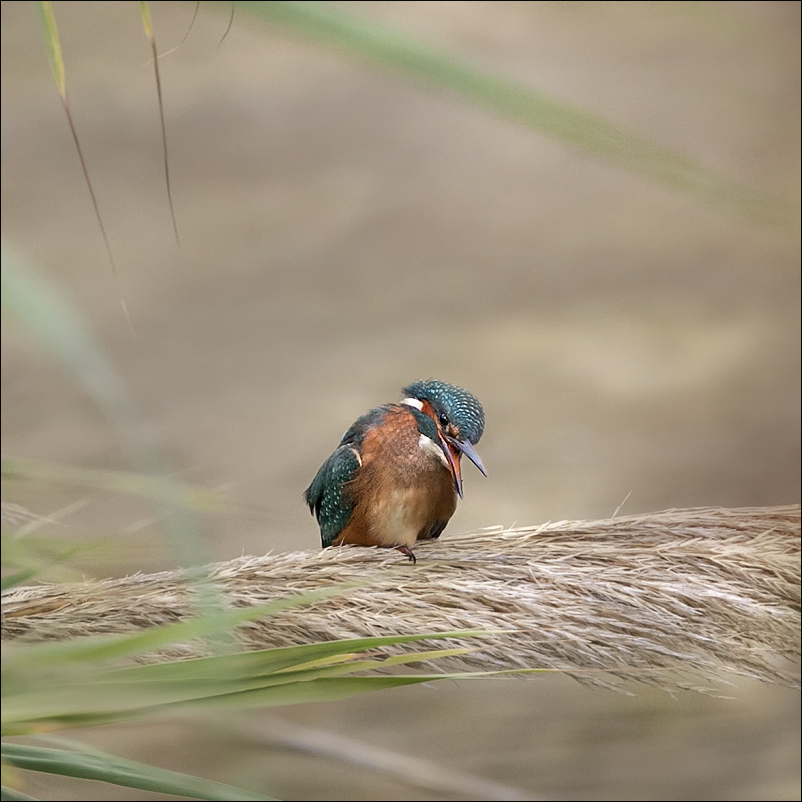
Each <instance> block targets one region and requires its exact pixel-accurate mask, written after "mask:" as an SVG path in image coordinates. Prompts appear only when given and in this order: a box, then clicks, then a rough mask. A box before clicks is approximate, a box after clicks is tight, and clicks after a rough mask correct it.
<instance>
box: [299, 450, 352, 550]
mask: <svg viewBox="0 0 802 802" xmlns="http://www.w3.org/2000/svg"><path fill="white" fill-rule="evenodd" d="M359 466H360V461H359V457H358V455H357V453H356V451H354V449H353V448H350V447H349V446H346V445H342V446H340V447H339V448H338V449H337V450H336V451H335V452H334V453H333V454H332V455H331V456H330V457H329V458H328V459H327V460H326V461H325V462H324V463H323V464H322V465H321V466H320V470H319V471H318V472H317V475H316V476H315V478H314V479H313V480H312V484H311V485H309V487H308V488H307V489H306V492H305V493H304V499H305V500H306V503H307V504H308V505H309V510H310V512H312V513H314V515H315V517H316V518H317V521H318V524H319V525H320V540H321V542H322V543H323V547H324V548H325V547H326V546H330V545H331V544H332V543H333V542H334V540H335V538H336V537H337V535H339V534H340V532H342V530H343V529H344V528H345V525H346V524H347V523H348V520H349V519H350V517H351V513H352V512H353V511H354V505H353V502H352V500H351V495H350V492H349V490H348V483H349V482H350V481H351V480H352V479H353V478H354V476H355V475H356V472H357V471H358V470H359Z"/></svg>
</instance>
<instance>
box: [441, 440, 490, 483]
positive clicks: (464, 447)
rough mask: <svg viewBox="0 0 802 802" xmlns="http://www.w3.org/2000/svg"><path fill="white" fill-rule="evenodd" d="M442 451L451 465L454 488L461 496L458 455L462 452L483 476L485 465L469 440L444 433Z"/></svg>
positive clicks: (460, 472)
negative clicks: (458, 438)
mask: <svg viewBox="0 0 802 802" xmlns="http://www.w3.org/2000/svg"><path fill="white" fill-rule="evenodd" d="M443 439H444V440H445V442H444V443H443V445H444V448H443V451H444V452H445V454H446V458H447V459H448V464H449V465H450V466H451V475H452V476H453V477H454V488H455V489H456V491H457V495H458V496H459V497H460V498H462V471H461V470H460V456H461V455H462V454H464V455H465V456H466V457H467V458H468V459H469V460H470V461H471V462H472V463H473V464H474V465H475V466H476V467H477V468H478V469H479V470H480V471H481V472H482V473H483V474H484V475H485V476H487V471H486V470H485V466H484V465H482V460H480V459H479V455H478V454H477V453H476V450H475V449H474V447H473V444H472V443H471V441H470V440H457V439H456V438H454V437H449V436H448V435H444V436H443Z"/></svg>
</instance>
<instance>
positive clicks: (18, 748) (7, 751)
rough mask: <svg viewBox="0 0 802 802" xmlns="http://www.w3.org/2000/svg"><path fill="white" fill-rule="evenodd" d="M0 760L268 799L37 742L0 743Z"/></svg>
mask: <svg viewBox="0 0 802 802" xmlns="http://www.w3.org/2000/svg"><path fill="white" fill-rule="evenodd" d="M2 756H3V760H5V761H6V762H8V763H10V764H11V765H12V766H16V767H17V768H20V769H28V770H29V771H41V772H46V773H48V774H58V775H61V776H64V777H78V778H80V779H83V780H95V781H98V782H106V783H113V784H114V785H121V786H125V787H127V788H138V789H140V790H142V791H151V792H153V793H157V794H175V795H178V796H188V797H192V798H194V799H213V800H271V799H272V797H267V796H264V795H262V794H256V793H254V792H252V791H246V790H245V789H243V788H235V787H233V786H230V785H224V784H222V783H217V782H212V781H211V780H204V779H202V778H200V777H192V776H190V775H188V774H180V773H179V772H175V771H168V770H166V769H159V768H156V767H154V766H147V765H145V764H144V763H137V762H135V761H133V760H125V759H124V758H120V757H114V756H112V755H103V754H97V753H81V752H70V751H67V750H64V749H49V748H45V747H41V746H23V745H21V744H9V743H4V744H3V746H2Z"/></svg>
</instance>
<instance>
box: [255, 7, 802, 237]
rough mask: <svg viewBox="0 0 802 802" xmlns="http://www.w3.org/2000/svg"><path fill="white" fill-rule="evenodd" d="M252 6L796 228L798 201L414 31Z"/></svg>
mask: <svg viewBox="0 0 802 802" xmlns="http://www.w3.org/2000/svg"><path fill="white" fill-rule="evenodd" d="M240 5H241V6H242V7H243V8H244V9H245V10H247V11H250V12H252V13H254V14H257V15H258V16H259V17H261V18H262V19H265V20H268V21H270V22H271V23H276V24H280V25H284V26H286V27H287V28H289V29H291V30H293V31H295V32H296V33H298V34H300V35H301V36H303V37H304V38H306V39H309V40H311V41H314V42H316V43H320V44H323V45H325V46H327V47H329V48H331V49H333V50H335V51H336V52H337V53H339V54H340V55H343V56H345V57H347V58H351V59H355V60H359V61H363V62H369V63H370V64H372V65H378V66H380V67H384V68H387V69H389V70H392V71H393V72H395V73H397V74H400V75H402V76H404V77H406V78H409V79H412V80H414V81H416V82H420V83H423V84H425V85H426V86H429V87H431V88H433V89H435V90H440V91H446V92H449V93H452V94H455V95H456V96H458V97H461V98H463V99H464V100H468V101H470V102H472V103H475V104H476V105H478V106H480V107H482V108H484V109H486V110H489V111H491V112H493V113H495V114H499V115H500V116H502V117H505V118H507V119H509V120H511V121H513V122H515V123H518V124H521V125H524V126H525V127H527V128H529V129H531V130H533V131H538V132H540V133H542V134H546V135H547V136H550V137H552V138H554V139H556V140H558V141H560V142H562V143H564V144H566V145H570V146H572V147H575V148H578V149H580V150H582V151H584V152H585V153H587V154H589V155H590V156H592V157H593V158H596V159H599V160H601V161H605V162H609V163H611V164H614V165H616V166H618V167H622V168H624V169H626V170H630V171H632V172H635V173H638V174H640V175H643V176H646V177H647V178H651V179H653V180H655V181H658V182H660V183H662V184H665V185H667V186H670V187H672V188H674V189H676V190H679V191H680V192H684V193H686V194H688V195H691V196H693V197H694V198H696V199H697V200H698V201H700V202H702V203H705V204H707V205H710V206H712V207H714V208H717V209H719V210H722V211H724V212H726V213H728V214H734V215H738V216H742V217H746V218H748V219H750V220H752V221H754V222H760V223H766V224H769V225H773V226H777V227H779V228H781V229H783V230H785V231H790V230H795V228H796V226H797V224H798V223H797V220H798V213H797V209H796V206H795V204H794V203H792V202H791V201H790V200H788V199H786V198H778V197H775V196H773V195H769V194H767V193H763V192H761V191H759V190H756V189H753V188H752V187H748V186H744V185H742V184H739V183H737V182H735V181H732V180H731V179H729V178H727V177H726V176H724V175H722V174H720V173H718V172H717V171H715V170H712V169H710V168H708V167H705V166H704V165H702V164H700V163H699V162H698V161H696V160H695V159H693V158H691V157H690V156H687V155H684V154H682V153H678V152H676V151H673V150H671V149H669V148H666V147H663V146H661V145H657V144H654V143H653V142H650V141H648V140H645V139H643V138H641V137H638V136H635V135H634V134H631V133H629V132H627V131H625V130H623V129H622V128H620V127H618V126H616V125H614V124H612V123H610V122H608V121H606V120H604V119H602V118H601V117H599V116H597V115H593V114H591V113H589V112H587V111H586V110H584V109H582V108H580V107H578V106H574V105H572V104H570V103H567V102H565V101H562V100H559V99H556V98H552V97H550V96H549V95H547V94H546V93H544V92H539V91H538V90H536V89H533V88H531V87H528V86H525V85H522V84H519V83H516V82H515V81H512V80H509V79H507V78H504V77H501V76H498V75H494V74H493V73H491V72H489V71H488V70H484V69H482V68H480V67H476V66H474V65H472V64H469V63H466V62H463V61H461V60H460V59H459V58H456V57H453V56H450V55H448V54H446V53H444V52H443V51H442V50H438V49H436V48H433V47H429V46H427V45H426V44H424V43H422V42H419V41H416V40H414V39H412V38H411V37H408V36H404V35H402V34H399V33H397V32H396V31H394V30H389V29H387V28H383V27H381V26H380V25H378V24H375V23H372V22H369V21H366V20H364V19H361V18H358V17H356V16H353V15H350V14H348V13H347V12H345V11H343V10H342V9H341V8H338V7H337V5H336V4H333V3H324V2H280V1H279V0H276V2H242V3H240Z"/></svg>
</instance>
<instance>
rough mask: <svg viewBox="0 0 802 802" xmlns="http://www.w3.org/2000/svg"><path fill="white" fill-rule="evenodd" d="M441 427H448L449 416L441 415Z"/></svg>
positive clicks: (443, 413)
mask: <svg viewBox="0 0 802 802" xmlns="http://www.w3.org/2000/svg"><path fill="white" fill-rule="evenodd" d="M440 425H441V426H443V427H446V426H448V415H446V414H445V412H441V413H440Z"/></svg>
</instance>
